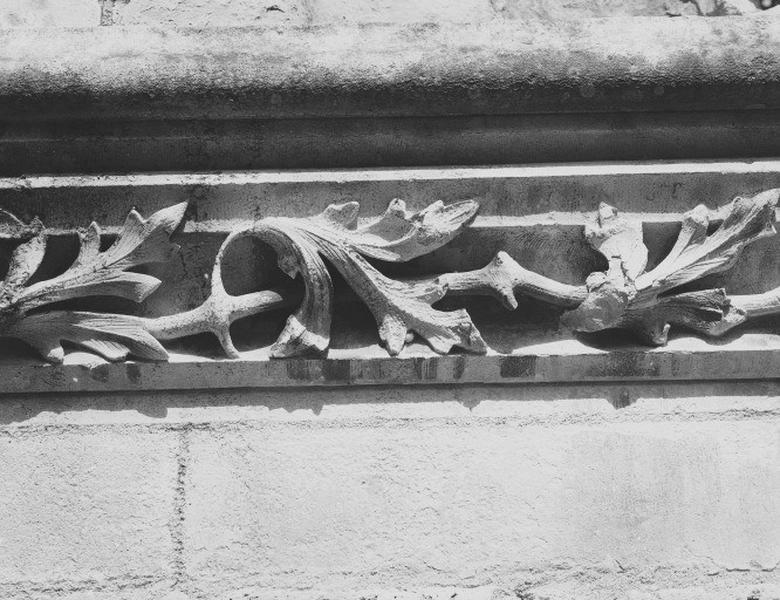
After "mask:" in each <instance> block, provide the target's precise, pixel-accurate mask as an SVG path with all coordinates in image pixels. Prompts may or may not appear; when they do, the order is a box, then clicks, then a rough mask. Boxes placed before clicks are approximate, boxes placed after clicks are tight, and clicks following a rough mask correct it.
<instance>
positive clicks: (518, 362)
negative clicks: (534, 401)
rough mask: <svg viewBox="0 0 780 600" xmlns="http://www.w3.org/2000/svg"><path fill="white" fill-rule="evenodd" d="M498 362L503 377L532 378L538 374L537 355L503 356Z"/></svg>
mask: <svg viewBox="0 0 780 600" xmlns="http://www.w3.org/2000/svg"><path fill="white" fill-rule="evenodd" d="M498 364H499V372H500V374H501V377H505V378H511V379H516V378H522V379H530V378H532V377H533V376H534V375H536V357H535V356H502V357H501V358H500V359H499V363H498Z"/></svg>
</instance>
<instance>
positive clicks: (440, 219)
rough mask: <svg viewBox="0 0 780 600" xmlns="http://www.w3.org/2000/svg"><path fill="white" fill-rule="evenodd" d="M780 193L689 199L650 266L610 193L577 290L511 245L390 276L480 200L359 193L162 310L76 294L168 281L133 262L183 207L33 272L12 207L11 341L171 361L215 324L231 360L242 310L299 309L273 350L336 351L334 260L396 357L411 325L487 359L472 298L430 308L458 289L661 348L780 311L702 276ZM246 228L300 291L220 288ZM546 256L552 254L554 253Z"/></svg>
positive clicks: (153, 253)
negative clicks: (593, 259) (238, 255)
mask: <svg viewBox="0 0 780 600" xmlns="http://www.w3.org/2000/svg"><path fill="white" fill-rule="evenodd" d="M779 196H780V189H770V190H767V191H764V192H761V193H758V194H756V195H754V196H752V197H745V198H743V197H737V198H735V199H734V200H733V201H732V202H731V203H729V204H727V205H725V206H723V207H722V208H720V209H718V210H709V209H707V208H706V207H704V206H703V205H700V206H698V207H696V208H694V209H693V210H691V211H689V212H688V213H686V214H685V215H684V216H683V220H682V226H681V228H680V231H679V234H678V237H677V241H676V243H675V244H674V245H673V247H672V248H671V250H670V251H669V252H668V254H667V255H666V257H665V258H664V259H663V260H662V261H661V262H660V263H659V264H658V265H657V266H655V267H654V268H652V269H650V270H649V271H648V270H647V262H648V250H647V247H646V246H645V243H644V240H643V228H642V223H641V222H638V221H635V220H632V219H629V218H625V217H623V216H621V215H620V214H619V213H618V211H617V210H616V209H615V208H613V207H611V206H609V205H607V204H602V205H601V206H600V208H599V210H598V214H597V215H596V217H595V219H594V220H593V222H592V224H591V225H589V226H587V227H586V228H585V236H586V238H587V240H588V242H589V243H590V245H591V246H593V248H595V249H596V250H597V251H598V252H599V253H601V254H602V255H603V256H604V257H605V258H606V259H607V263H608V268H607V270H606V271H604V272H594V273H591V274H590V275H589V276H588V277H587V279H586V281H585V283H584V284H583V285H579V286H577V285H568V284H564V283H560V282H558V281H555V280H553V279H550V278H548V277H544V276H542V275H539V274H537V273H535V272H532V271H529V270H527V269H525V268H523V267H522V266H520V265H519V264H518V263H517V262H516V261H515V260H514V259H513V258H512V257H511V256H510V255H509V254H508V253H507V252H504V251H501V252H499V253H498V254H497V255H496V257H495V258H494V260H493V261H492V262H491V263H490V264H488V265H487V266H485V267H483V268H481V269H478V270H474V271H468V272H445V273H440V274H434V275H428V274H424V273H419V274H417V275H415V276H413V277H390V276H388V275H386V274H384V273H383V272H382V269H383V267H382V265H383V264H387V263H405V262H409V261H411V260H413V259H416V258H418V257H421V256H424V255H426V254H429V253H431V252H433V251H434V250H437V249H438V248H440V247H442V246H444V245H445V244H447V243H448V242H450V241H451V240H453V239H454V238H455V237H456V236H458V235H459V234H460V233H461V232H462V231H463V230H464V229H465V228H467V227H468V226H469V225H470V224H471V222H472V221H473V220H474V218H475V217H476V214H477V211H478V208H479V206H478V203H477V202H476V201H473V200H467V201H461V202H455V203H452V204H449V205H445V204H443V203H442V202H436V203H433V204H431V205H430V206H428V207H427V208H425V209H423V210H421V211H419V212H410V211H408V210H407V209H406V205H405V204H404V202H403V201H402V200H393V201H392V202H391V203H390V205H389V206H388V208H387V210H386V211H385V213H384V214H383V215H381V216H378V217H376V218H374V219H371V220H369V221H368V222H362V223H359V222H358V212H359V205H358V203H357V202H347V203H343V204H332V205H330V206H328V207H327V208H326V210H325V211H324V212H322V213H321V214H319V215H316V216H312V217H303V218H291V217H266V218H262V219H259V220H255V221H247V222H246V223H245V224H244V225H242V226H240V227H238V228H235V229H234V230H233V231H232V232H231V233H230V234H229V235H228V236H227V238H226V239H225V240H224V242H223V243H222V247H221V248H220V250H219V252H218V254H217V257H216V261H215V264H214V267H213V273H212V275H211V295H210V296H209V297H208V298H207V300H206V301H205V302H204V303H203V304H202V305H201V306H199V307H197V308H195V309H193V310H190V311H186V312H180V313H177V314H173V315H169V316H162V317H154V318H152V317H142V316H132V315H127V314H121V313H119V312H116V311H106V312H94V311H89V310H83V309H80V308H79V306H78V304H79V301H81V300H83V299H85V298H89V297H101V298H112V297H113V298H119V299H124V300H131V301H133V302H141V301H143V300H145V299H146V298H147V297H148V296H149V295H150V294H152V293H153V292H154V291H155V290H156V289H157V287H158V285H159V284H160V280H159V279H157V278H156V277H154V276H152V275H149V274H145V273H141V272H138V271H137V268H138V267H141V266H143V265H147V264H149V263H155V262H164V261H167V260H169V259H170V258H171V256H172V252H173V251H174V250H175V248H176V247H175V245H174V244H172V243H171V242H170V241H169V237H170V236H171V235H172V234H173V233H174V231H175V230H176V228H177V227H178V226H179V225H180V223H181V221H182V219H183V218H184V216H185V211H186V204H185V203H180V204H177V205H174V206H171V207H169V208H166V209H163V210H160V211H157V212H155V213H154V214H152V215H151V216H150V217H149V218H147V219H144V218H142V217H141V215H140V214H138V213H137V212H136V211H132V212H130V214H129V216H128V217H127V219H126V221H125V223H124V225H123V227H122V228H121V230H120V232H119V234H118V236H117V238H116V240H115V241H114V242H113V243H112V244H111V245H110V246H108V247H107V248H106V249H105V250H101V233H100V229H99V227H98V225H97V224H95V223H92V224H91V225H90V226H89V227H88V228H87V229H86V230H84V231H80V232H79V239H80V250H79V253H78V256H77V257H76V259H75V261H74V262H73V263H72V264H71V265H70V266H68V267H67V268H66V269H65V270H64V272H62V273H61V274H59V275H56V276H54V277H51V278H42V279H39V280H37V281H36V280H35V274H36V271H38V269H39V266H40V265H41V263H42V262H43V260H44V257H45V255H46V248H47V239H48V234H47V231H46V230H45V229H44V227H43V225H42V224H41V223H40V222H39V221H37V220H34V221H33V222H31V223H23V222H22V221H20V220H19V219H17V218H16V217H14V216H13V215H11V214H10V213H7V212H4V211H3V212H0V236H2V237H3V238H6V239H10V240H14V241H17V240H18V242H19V243H18V244H17V245H16V246H15V249H14V250H13V252H12V254H11V258H10V264H9V267H8V270H7V274H6V276H5V280H4V281H3V283H2V287H0V336H3V337H12V338H17V339H19V340H22V341H23V342H25V343H27V344H29V345H30V346H32V347H33V348H35V349H36V350H37V351H38V352H39V353H40V354H41V355H42V356H43V357H45V358H46V359H47V360H48V361H50V362H55V363H60V362H62V361H63V359H64V356H65V352H64V349H63V346H62V342H63V341H64V342H69V343H71V344H74V345H76V346H80V347H81V348H84V349H87V350H89V351H90V352H93V353H95V354H98V355H100V356H102V357H104V358H106V359H108V360H111V361H119V360H124V359H126V358H127V357H128V356H129V355H132V356H134V357H137V358H141V359H147V360H157V361H162V360H167V359H168V357H169V355H168V352H167V351H166V349H165V347H164V346H163V345H162V344H161V343H160V340H169V339H175V338H180V337H184V336H189V335H193V334H197V333H202V332H210V333H213V334H214V335H216V337H217V338H218V340H219V342H220V344H221V345H222V348H223V349H224V351H225V354H226V355H227V357H229V358H241V352H239V351H238V350H237V349H236V347H235V345H234V343H233V340H232V337H231V332H230V326H231V324H232V323H233V322H234V321H236V320H237V319H240V318H242V317H247V316H250V315H254V314H257V313H263V312H266V311H269V310H271V309H277V308H281V307H291V308H292V307H296V306H297V308H296V309H295V312H294V313H293V314H291V315H290V316H289V317H288V318H287V322H286V325H285V326H284V328H283V330H282V333H281V334H280V335H279V337H278V339H277V341H276V342H275V343H274V344H273V345H272V346H271V348H270V356H272V357H295V356H303V357H325V356H327V353H328V351H329V348H330V345H331V333H332V332H331V329H332V317H333V306H334V302H335V300H336V298H335V296H336V293H335V292H334V284H333V280H332V276H331V271H330V270H329V269H328V266H327V265H330V267H332V269H334V270H335V271H337V272H338V273H339V274H340V276H341V277H343V279H344V280H345V281H346V283H347V284H348V286H349V288H351V290H352V291H353V292H354V294H355V295H356V296H357V297H358V299H359V300H360V302H362V303H364V304H365V305H366V306H367V307H368V308H369V309H370V311H371V313H372V314H373V317H374V319H375V321H376V326H377V329H378V335H379V339H380V340H381V342H382V344H383V346H384V348H385V349H386V351H387V353H388V354H389V355H391V356H396V355H398V354H399V353H401V351H402V350H403V348H404V346H405V345H406V344H408V343H410V342H411V341H412V340H413V339H414V337H415V336H418V337H419V338H420V339H421V340H423V341H424V342H425V343H427V344H428V345H429V346H430V348H431V349H432V350H433V351H435V352H436V353H439V354H447V353H449V352H450V351H452V350H453V349H454V348H460V349H463V350H466V351H468V352H472V353H476V354H485V353H487V352H488V351H489V348H488V344H486V342H485V341H484V339H483V337H482V335H481V334H480V332H479V330H478V329H477V326H476V325H475V324H474V322H473V321H472V319H471V317H470V316H469V313H468V312H467V311H466V309H463V308H459V309H457V310H439V309H437V308H434V306H433V305H434V304H435V303H436V302H438V301H439V300H441V299H442V298H444V297H445V296H446V295H448V294H449V295H487V296H493V297H495V298H497V299H498V300H499V301H500V302H501V303H502V304H503V305H504V307H505V308H506V309H508V310H514V309H516V308H517V306H518V302H517V296H518V295H523V294H525V295H530V296H532V297H534V298H536V299H538V300H542V301H544V302H548V303H551V304H554V305H556V306H558V307H563V308H565V309H567V310H566V312H564V313H563V316H562V319H561V322H562V324H563V325H564V326H565V327H568V328H570V329H573V330H575V331H578V332H595V331H598V330H603V329H626V330H629V331H631V332H633V333H634V334H636V335H637V336H638V338H639V339H640V340H641V341H642V342H643V343H647V344H651V345H664V344H666V342H667V337H668V333H669V330H670V328H671V327H673V326H674V327H677V326H679V327H682V328H685V329H689V330H693V331H695V332H697V333H701V334H705V335H707V336H718V335H721V334H723V333H725V332H726V331H729V330H730V329H732V328H734V327H736V326H738V325H740V324H742V323H744V322H745V321H747V320H748V319H750V318H753V317H756V316H764V315H771V314H777V313H780V287H778V288H775V289H773V290H769V291H766V292H764V293H760V294H751V295H739V294H736V295H734V294H729V293H727V292H726V290H724V289H723V288H717V287H708V286H707V285H706V280H705V285H702V284H701V280H702V279H703V278H705V277H706V276H709V275H711V274H714V273H719V272H723V271H726V270H728V269H730V268H731V267H733V266H734V264H735V262H736V260H737V258H738V256H739V254H740V252H741V251H742V249H743V248H744V247H745V246H747V245H748V244H750V243H752V242H754V241H756V240H758V239H761V238H764V237H767V236H771V235H774V234H775V233H776V230H775V228H774V223H775V209H776V207H777V203H778V197H779ZM244 237H253V238H259V239H260V240H261V241H263V242H265V243H266V244H268V245H269V246H271V247H272V248H273V250H274V251H275V252H276V255H277V257H278V265H279V267H280V269H281V271H282V272H283V273H285V274H286V275H287V276H289V278H291V279H296V278H300V279H301V280H302V282H303V284H304V293H303V295H302V297H301V296H300V295H299V293H298V292H297V291H296V290H295V289H294V288H293V287H289V288H288V287H286V286H281V287H278V288H274V289H269V290H264V291H258V292H252V293H248V294H242V295H235V296H234V295H231V294H229V293H228V292H227V291H226V290H225V286H224V283H223V276H222V274H223V269H224V257H225V254H226V252H227V250H228V248H229V247H230V246H231V245H232V244H233V243H234V242H235V241H236V240H237V239H239V238H244ZM546 251H547V252H549V253H550V254H551V255H552V254H554V253H556V252H557V251H559V249H556V248H554V247H552V248H549V249H546ZM133 269H136V270H133ZM109 305H110V303H109V304H107V305H106V306H109ZM269 318H276V317H269ZM517 346H522V340H517Z"/></svg>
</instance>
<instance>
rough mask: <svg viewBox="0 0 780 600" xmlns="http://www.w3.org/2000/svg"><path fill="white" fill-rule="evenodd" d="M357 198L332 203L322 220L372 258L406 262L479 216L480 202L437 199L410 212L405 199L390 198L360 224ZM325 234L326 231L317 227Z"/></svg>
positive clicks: (433, 247)
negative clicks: (381, 209)
mask: <svg viewBox="0 0 780 600" xmlns="http://www.w3.org/2000/svg"><path fill="white" fill-rule="evenodd" d="M358 209H359V207H358V205H357V203H356V202H350V203H347V204H332V205H330V206H329V207H328V208H327V209H326V210H325V212H324V213H323V214H322V215H320V219H319V220H318V222H319V223H324V224H326V226H327V225H330V226H331V227H332V228H333V229H334V231H332V233H335V234H336V235H335V236H334V235H331V239H337V238H338V237H339V236H340V237H341V238H342V239H343V241H345V242H347V243H349V244H351V245H352V246H354V248H355V249H356V250H357V251H358V252H360V253H361V254H363V255H364V256H369V257H371V258H376V259H378V260H384V261H388V262H406V261H408V260H411V259H413V258H417V257H418V256H422V255H424V254H428V253H429V252H432V251H433V250H436V249H437V248H440V247H441V246H443V245H444V244H446V243H448V242H449V241H451V240H452V239H453V238H455V237H456V236H457V235H458V234H459V233H460V232H461V231H462V230H463V229H464V228H466V227H468V225H469V224H470V223H471V222H472V221H473V220H474V219H475V218H476V215H477V211H478V210H479V203H477V202H476V201H474V200H464V201H461V202H455V203H453V204H449V205H444V203H443V202H441V201H437V202H434V203H433V204H430V205H429V206H427V207H426V208H424V209H422V210H420V211H418V212H410V211H409V210H407V208H406V203H405V202H404V201H403V200H399V199H395V200H392V201H391V202H390V204H389V205H388V207H387V210H385V213H384V214H383V215H382V216H381V217H378V218H376V219H374V220H373V221H371V222H369V223H368V224H366V225H364V226H362V227H358V226H357V225H356V224H357V213H358ZM314 233H315V235H320V236H322V235H323V234H327V232H326V231H319V232H318V231H314Z"/></svg>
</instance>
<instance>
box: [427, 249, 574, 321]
mask: <svg viewBox="0 0 780 600" xmlns="http://www.w3.org/2000/svg"><path fill="white" fill-rule="evenodd" d="M437 281H438V282H439V283H441V284H444V285H445V286H446V287H447V293H448V294H454V295H474V294H477V295H487V296H494V297H496V298H498V299H499V300H501V301H502V302H503V303H504V305H505V306H506V307H507V308H509V309H511V310H514V309H516V308H517V299H516V298H515V294H516V293H518V292H519V293H523V294H526V295H528V296H531V297H532V298H536V299H538V300H544V301H545V302H549V303H551V304H555V305H557V306H562V307H565V308H576V307H577V306H579V305H580V304H581V303H582V301H583V300H585V296H587V289H586V288H585V286H574V285H568V284H565V283H561V282H559V281H555V280H554V279H550V278H549V277H544V276H543V275H539V274H538V273H534V272H533V271H529V270H528V269H524V268H523V267H521V266H520V265H519V264H517V262H516V261H515V260H514V259H513V258H512V257H511V256H509V254H507V253H506V252H503V251H501V252H499V253H498V254H496V257H495V258H494V259H493V260H492V261H491V262H490V263H489V264H488V265H486V266H484V267H482V268H481V269H477V270H475V271H466V272H465V273H445V274H443V275H440V276H439V277H438V278H437Z"/></svg>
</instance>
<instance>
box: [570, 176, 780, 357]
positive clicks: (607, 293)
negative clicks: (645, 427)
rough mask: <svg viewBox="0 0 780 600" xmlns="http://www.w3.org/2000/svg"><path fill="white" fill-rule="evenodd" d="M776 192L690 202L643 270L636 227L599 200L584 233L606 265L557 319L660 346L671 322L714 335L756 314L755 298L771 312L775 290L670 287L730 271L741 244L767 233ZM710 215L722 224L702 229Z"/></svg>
mask: <svg viewBox="0 0 780 600" xmlns="http://www.w3.org/2000/svg"><path fill="white" fill-rule="evenodd" d="M778 196H780V190H777V189H773V190H768V191H765V192H761V193H759V194H757V195H755V196H753V197H751V198H742V197H737V198H735V199H734V200H733V201H732V202H731V203H730V204H729V205H727V206H725V207H723V208H722V209H720V210H718V211H709V210H707V208H706V207H704V206H698V207H696V208H694V209H693V210H691V211H689V212H688V213H686V214H685V215H684V216H683V220H682V225H681V229H680V233H679V235H678V238H677V241H676V242H675V244H674V246H673V248H672V249H671V250H670V252H669V254H668V255H667V256H666V258H665V259H664V260H662V261H661V263H659V264H658V266H656V267H655V268H654V269H652V270H650V271H645V264H646V260H647V259H646V255H647V250H646V248H645V247H644V244H643V243H642V242H641V229H639V230H636V229H635V228H633V231H632V224H631V223H630V222H629V221H627V220H625V219H622V218H621V217H619V216H618V215H617V211H615V209H613V208H612V207H609V206H602V207H601V209H600V210H599V219H598V223H597V224H596V225H595V226H594V227H593V228H592V229H591V234H590V235H589V236H588V239H589V241H591V243H592V244H593V246H594V247H595V248H596V249H597V250H599V251H601V252H602V254H604V256H605V258H607V260H608V261H609V267H608V270H607V271H606V272H603V273H592V274H591V275H590V276H589V277H588V280H587V282H586V287H587V291H588V293H587V296H586V297H585V299H584V301H583V302H582V304H581V305H580V306H578V307H577V308H575V309H573V310H571V311H569V312H568V313H566V314H564V315H563V318H562V322H563V323H564V324H565V325H566V326H568V327H571V328H572V329H574V330H577V331H583V332H593V331H599V330H602V329H611V328H626V329H630V330H632V331H634V332H636V333H637V334H638V335H639V336H640V337H641V338H642V339H643V340H644V341H646V342H647V343H650V344H653V345H664V344H665V343H666V341H667V338H668V334H669V330H670V328H671V326H672V325H681V326H683V327H685V328H687V329H692V330H695V331H698V332H700V333H704V334H708V335H721V334H722V333H725V332H726V331H728V330H729V329H731V328H733V327H735V326H736V325H738V324H740V323H742V322H744V321H745V320H747V319H748V318H750V317H751V316H757V309H756V307H755V304H756V303H757V302H759V303H760V302H761V300H765V301H767V302H769V303H770V306H769V307H766V310H769V311H770V312H774V311H776V310H777V307H776V306H775V307H774V308H772V306H771V304H772V298H774V297H775V296H776V292H769V293H768V295H765V296H764V295H762V296H760V298H757V297H755V296H753V297H751V300H750V302H748V303H745V301H744V300H743V299H742V298H741V297H740V296H739V295H736V296H729V295H727V294H726V292H725V290H722V289H707V290H698V291H693V292H684V293H679V292H678V293H675V290H676V289H677V288H679V287H681V286H683V285H685V284H689V283H692V282H695V281H697V280H699V279H701V278H703V277H705V276H707V275H710V274H713V273H720V272H723V271H726V270H728V269H730V268H731V267H732V266H733V265H734V263H735V262H736V260H737V258H738V257H739V255H740V253H741V251H742V250H743V249H744V247H745V246H747V245H748V244H750V243H752V242H755V241H756V240H759V239H761V238H763V237H767V236H770V235H774V234H775V233H776V231H775V228H774V220H775V207H776V206H777V202H778ZM717 218H722V222H721V224H720V225H719V226H718V228H717V229H716V230H715V231H714V232H712V233H710V234H708V229H709V225H710V221H711V220H715V219H717ZM640 265H641V269H639V268H638V267H639V266H640ZM758 310H761V309H758ZM762 314H764V313H762Z"/></svg>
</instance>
